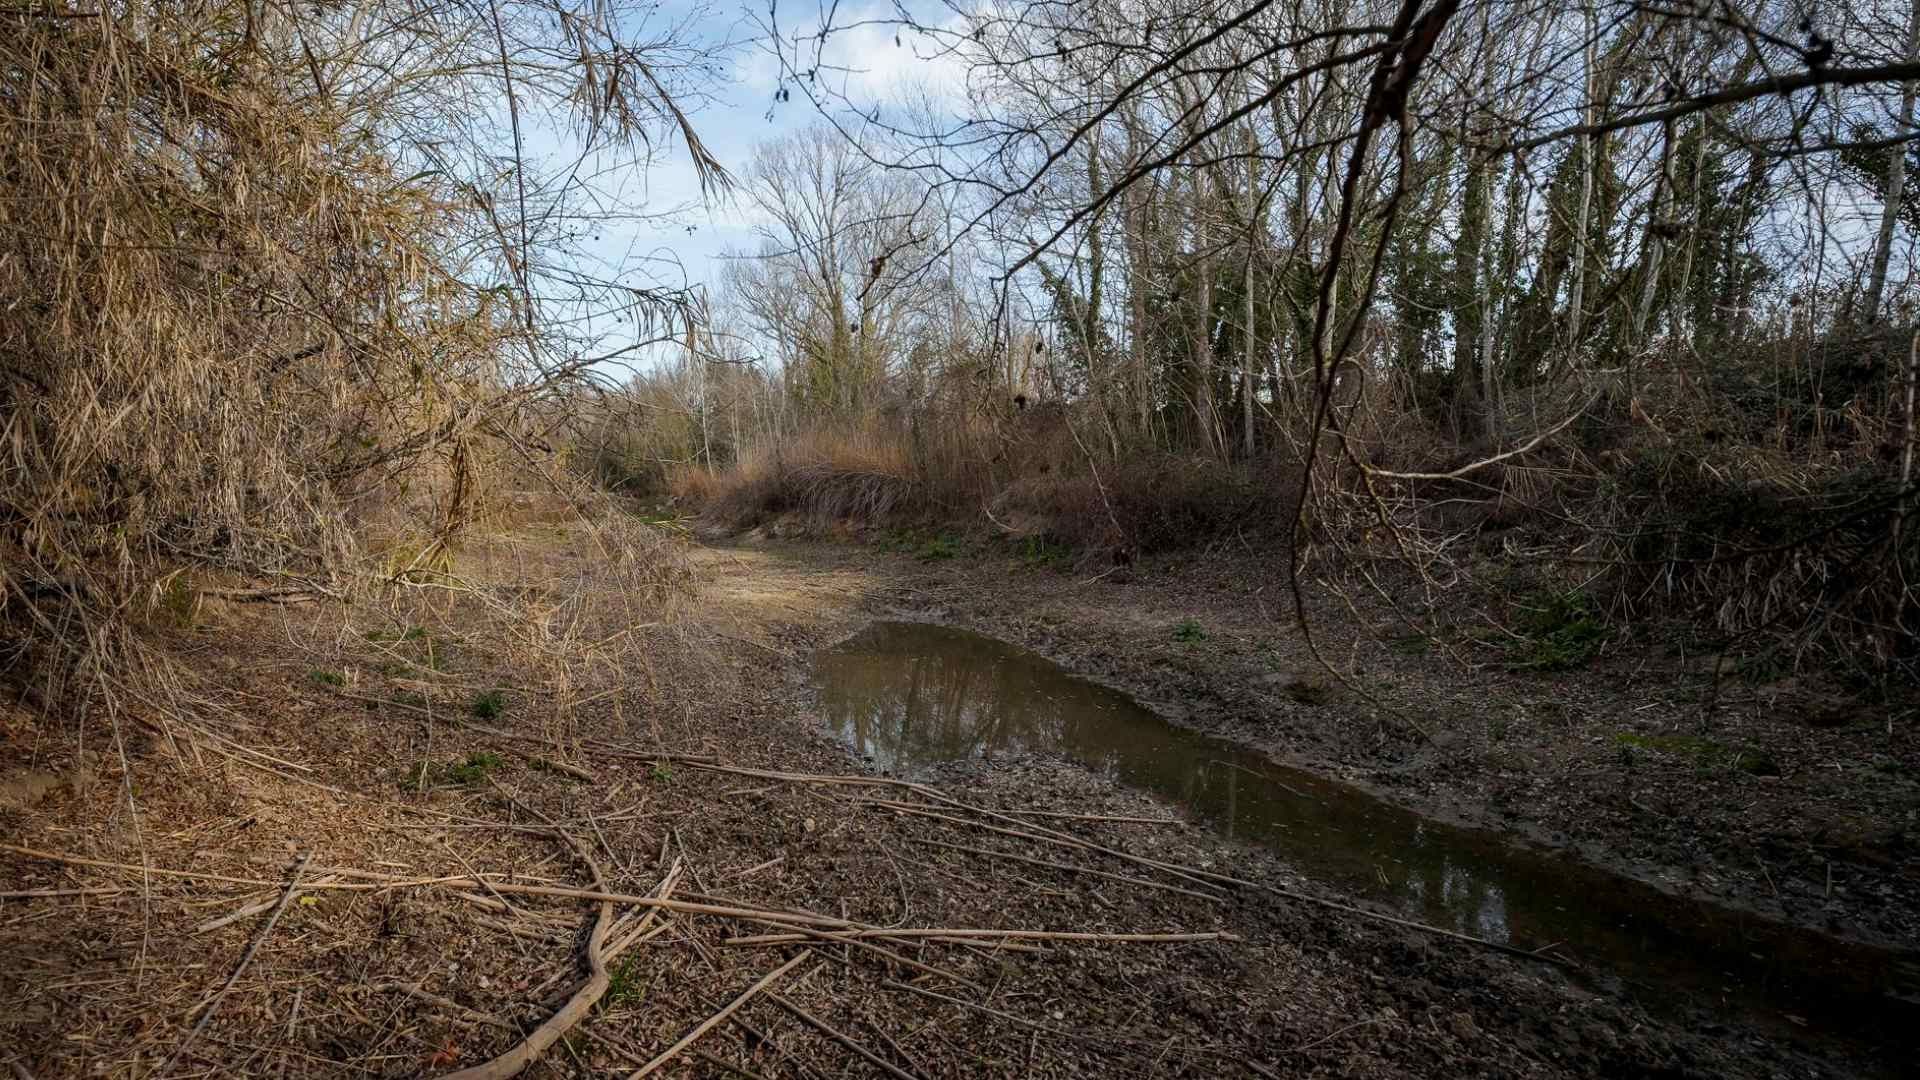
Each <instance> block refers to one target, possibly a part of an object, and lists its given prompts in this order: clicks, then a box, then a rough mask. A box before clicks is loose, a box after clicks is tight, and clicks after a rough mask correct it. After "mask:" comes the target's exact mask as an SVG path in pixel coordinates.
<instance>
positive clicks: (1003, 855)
mask: <svg viewBox="0 0 1920 1080" xmlns="http://www.w3.org/2000/svg"><path fill="white" fill-rule="evenodd" d="M909 843H914V844H919V845H921V846H923V847H937V848H947V849H949V850H951V851H965V852H969V853H971V854H974V855H985V856H988V857H990V858H995V859H1012V860H1013V861H1015V862H1023V863H1028V864H1030V865H1033V866H1050V867H1052V868H1053V869H1055V870H1066V871H1069V872H1072V873H1075V874H1088V875H1091V876H1093V877H1097V878H1105V879H1107V880H1109V881H1124V882H1126V883H1128V884H1130V885H1140V886H1143V887H1145V888H1149V889H1161V890H1164V891H1166V892H1173V893H1179V894H1180V895H1182V896H1193V897H1198V898H1199V899H1201V900H1210V901H1212V902H1213V903H1216V904H1220V903H1225V902H1226V901H1225V898H1224V897H1221V896H1218V895H1216V894H1214V893H1203V892H1198V891H1196V890H1194V889H1183V888H1181V887H1180V886H1178V885H1168V884H1166V883H1164V882H1159V881H1148V880H1147V879H1146V878H1138V877H1133V876H1131V875H1128V874H1112V873H1108V872H1107V871H1105V870H1095V869H1093V868H1091V867H1086V866H1075V865H1073V864H1072V863H1063V862H1054V861H1053V860H1051V859H1036V858H1033V857H1032V856H1030V855H1015V854H1014V853H1013V852H1011V851H994V850H992V849H991V848H977V847H968V846H967V845H965V844H949V843H946V842H944V841H940V840H922V839H918V838H914V839H912V840H910V841H909Z"/></svg>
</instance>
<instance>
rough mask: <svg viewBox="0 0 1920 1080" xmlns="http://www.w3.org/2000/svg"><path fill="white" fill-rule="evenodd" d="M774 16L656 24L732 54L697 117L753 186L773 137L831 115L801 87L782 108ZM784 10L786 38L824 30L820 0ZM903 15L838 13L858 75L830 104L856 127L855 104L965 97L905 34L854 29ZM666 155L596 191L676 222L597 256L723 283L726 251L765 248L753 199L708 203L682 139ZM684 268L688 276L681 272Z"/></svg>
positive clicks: (664, 14)
mask: <svg viewBox="0 0 1920 1080" xmlns="http://www.w3.org/2000/svg"><path fill="white" fill-rule="evenodd" d="M909 7H910V8H925V9H928V14H929V16H930V17H932V16H934V15H936V14H938V13H939V12H940V10H942V9H938V8H936V7H935V6H934V5H931V4H925V3H920V4H912V5H909ZM767 10H768V9H767V0H755V3H754V6H753V7H751V8H749V7H747V6H745V5H743V4H742V3H741V2H740V0H713V2H712V3H710V4H699V3H687V2H684V0H679V2H675V0H667V2H663V3H661V4H660V5H659V9H658V11H657V13H656V15H655V16H654V17H653V18H651V19H649V24H650V25H651V26H653V27H654V28H656V29H657V28H664V27H666V26H672V25H679V24H681V23H683V22H684V23H685V24H686V25H687V27H688V28H689V29H690V30H691V31H692V33H693V34H694V35H696V36H697V37H698V38H699V39H700V41H701V42H702V43H703V44H705V45H707V46H711V47H715V48H721V49H724V50H725V51H726V55H727V57H728V60H727V62H726V63H724V64H723V70H724V71H725V72H726V78H725V80H724V81H723V82H722V83H721V85H718V86H715V87H714V88H713V91H712V98H711V100H710V101H708V102H707V103H706V104H704V105H702V106H701V107H700V108H699V110H698V111H697V112H695V113H694V116H693V120H694V128H695V130H696V131H697V132H698V133H699V135H700V137H701V139H702V140H703V141H704V142H705V143H706V144H707V146H708V148H709V149H710V150H711V151H712V152H713V153H714V155H715V156H716V157H718V158H719V159H720V161H721V162H722V163H723V164H724V165H725V166H726V168H727V169H728V170H729V171H730V172H732V173H733V174H734V175H735V177H736V178H738V179H740V180H742V181H743V182H744V180H745V175H746V171H747V166H748V163H749V161H750V159H751V157H752V154H753V151H754V148H755V147H756V146H757V145H758V144H759V143H760V142H761V141H762V140H766V139H770V138H774V137H777V136H779V135H781V134H782V133H785V132H790V131H793V130H796V129H798V128H801V127H804V126H806V125H807V124H809V123H812V122H814V121H816V120H817V119H819V116H820V114H819V112H818V111H816V108H815V106H814V105H813V104H812V103H810V102H809V101H807V100H806V99H805V97H804V96H803V95H802V93H801V92H800V91H799V90H795V91H794V92H793V93H792V95H791V98H790V99H789V100H787V101H784V102H776V101H775V100H774V94H775V91H776V90H777V89H779V87H780V85H781V83H780V64H779V61H778V60H777V59H776V58H775V56H774V54H773V52H772V50H771V49H770V48H769V46H768V44H767V42H766V40H765V39H764V37H763V30H762V25H763V24H764V22H765V20H766V16H767ZM777 10H778V15H779V20H780V28H781V30H782V31H783V36H786V35H791V34H792V33H793V32H794V31H795V30H799V31H801V32H803V33H804V32H806V31H808V30H812V29H815V28H817V27H818V26H819V24H820V21H821V18H822V10H823V8H822V7H821V6H819V5H817V4H816V3H813V2H805V3H781V4H779V6H778V9H777ZM897 10H898V9H897V8H896V6H895V5H894V4H892V3H889V2H873V3H866V4H850V3H843V4H841V5H839V6H838V8H837V10H835V13H834V16H833V17H834V22H835V24H836V26H845V27H850V28H849V29H846V30H842V31H839V32H837V33H836V34H834V35H833V36H832V38H831V39H830V46H829V51H828V54H827V61H828V62H830V63H833V64H837V65H841V66H844V67H846V68H848V69H851V70H849V71H848V72H846V73H844V74H839V75H836V76H834V78H835V79H836V84H835V86H834V90H835V92H836V94H837V95H840V96H843V97H844V99H845V100H844V101H839V102H833V103H831V104H830V105H829V106H828V107H829V108H832V109H834V110H835V112H836V114H837V115H839V116H841V117H842V119H843V120H848V121H850V122H851V123H852V124H855V125H857V122H858V121H857V117H854V116H853V107H854V106H855V105H858V106H860V107H862V108H863V109H864V108H865V107H867V106H870V105H871V104H874V103H884V102H886V101H888V100H890V99H892V98H894V97H895V96H896V95H897V93H898V91H899V90H900V89H901V88H904V87H907V86H917V87H926V88H929V89H932V90H934V91H935V92H936V93H940V94H951V95H955V96H958V95H959V93H960V92H961V90H962V86H961V80H962V78H963V73H962V72H961V71H960V69H959V68H958V67H956V66H954V65H953V64H951V63H948V62H943V61H929V60H927V59H925V58H924V57H922V56H921V55H919V54H918V52H917V51H916V49H915V45H914V42H913V41H912V40H910V39H911V37H912V35H906V36H904V37H903V38H902V39H901V42H900V44H898V45H896V44H895V33H894V30H893V29H892V28H891V27H888V26H884V25H872V26H858V25H855V24H858V23H861V22H863V21H866V20H869V19H890V18H897ZM656 20H657V21H656ZM921 51H924V48H923V50H921ZM557 150H558V148H557V146H556V147H555V148H554V151H555V152H557ZM658 150H659V152H658V153H657V154H656V155H655V158H654V160H653V161H652V162H651V163H650V164H649V165H647V166H646V167H645V168H640V167H626V166H623V167H620V168H616V169H611V170H607V171H606V172H604V173H602V174H601V175H600V176H599V177H598V178H597V180H596V183H597V185H598V186H600V187H602V188H604V189H607V190H608V191H611V192H617V193H618V194H619V196H620V198H621V199H622V201H624V202H627V203H629V204H631V205H632V206H633V207H637V208H644V210H645V211H646V212H647V213H650V214H659V213H663V212H668V211H673V214H672V217H671V218H670V219H668V220H662V221H654V222H634V223H630V224H620V225H609V227H607V228H605V229H602V230H600V238H599V242H598V243H596V244H594V245H592V250H593V251H594V253H595V254H596V255H597V256H599V257H600V258H601V259H602V260H604V261H605V264H606V267H605V268H616V267H620V268H624V269H625V270H627V271H628V272H639V273H641V274H648V273H651V274H652V275H653V276H654V277H656V278H658V279H660V280H661V283H662V284H679V283H680V281H681V280H682V275H683V274H684V280H685V281H686V282H687V283H688V284H693V285H699V284H703V283H705V284H710V285H711V284H717V282H718V280H719V268H720V265H721V262H722V253H723V252H725V251H728V250H730V249H731V250H734V251H752V250H755V249H756V248H757V247H758V244H759V238H758V236H757V235H756V234H755V232H754V229H753V225H754V221H755V212H754V209H753V207H752V204H751V201H750V200H749V199H747V198H746V197H745V195H744V194H735V195H734V196H732V197H731V198H723V199H718V200H707V201H703V199H702V196H701V191H700V185H699V180H698V177H697V176H696V174H695V172H694V170H693V167H692V166H691V165H690V164H689V162H688V158H687V154H686V150H685V147H684V146H682V145H681V144H680V143H679V140H677V139H675V140H673V142H672V143H671V144H665V145H662V146H661V147H659V148H658ZM675 260H677V261H678V263H679V267H678V268H676V267H674V266H673V265H672V263H673V262H674V261H675Z"/></svg>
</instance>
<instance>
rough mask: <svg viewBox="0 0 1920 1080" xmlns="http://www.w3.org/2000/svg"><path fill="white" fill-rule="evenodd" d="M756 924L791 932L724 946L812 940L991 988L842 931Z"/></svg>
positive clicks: (893, 937) (888, 936) (890, 936)
mask: <svg viewBox="0 0 1920 1080" xmlns="http://www.w3.org/2000/svg"><path fill="white" fill-rule="evenodd" d="M753 921H754V922H759V923H765V924H766V925H768V926H777V927H779V928H781V929H782V930H785V931H787V932H786V933H783V934H764V935H761V936H760V937H759V938H758V939H744V938H740V939H734V940H730V941H727V942H724V943H723V944H727V945H761V944H770V943H772V942H773V941H774V940H775V939H778V940H779V942H780V943H781V944H792V943H796V942H803V941H806V940H808V939H810V938H811V939H813V940H816V941H822V942H826V943H828V944H832V945H852V946H853V947H855V948H857V949H861V950H863V951H866V952H870V953H873V954H874V955H876V956H879V957H881V958H882V959H885V960H887V961H889V962H891V963H895V964H899V965H900V966H902V967H909V968H912V969H913V970H915V971H918V972H921V973H922V974H926V975H933V976H936V977H938V978H942V979H946V980H948V981H949V982H956V983H959V984H960V985H961V986H964V987H967V988H968V989H970V990H978V991H980V992H981V993H983V994H984V993H986V992H987V988H986V987H985V986H982V985H981V984H979V983H977V982H974V981H973V980H972V979H969V978H967V977H966V976H964V975H960V974H957V973H955V972H952V971H948V970H947V969H946V968H943V967H936V966H935V965H933V964H929V963H926V962H924V961H921V960H915V959H913V958H912V957H910V956H902V955H901V954H899V953H897V952H894V951H893V950H892V949H888V948H883V947H881V946H879V945H875V944H874V943H873V942H871V941H864V940H861V939H859V938H855V937H848V936H845V934H844V933H842V932H835V931H829V930H819V929H815V928H813V927H808V926H795V925H793V924H791V923H782V922H777V921H775V920H773V919H755V920H753ZM875 936H882V935H875ZM884 937H885V938H886V939H889V940H898V937H897V936H896V935H893V934H885V935H884ZM902 944H905V942H902Z"/></svg>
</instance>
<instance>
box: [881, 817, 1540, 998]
mask: <svg viewBox="0 0 1920 1080" xmlns="http://www.w3.org/2000/svg"><path fill="white" fill-rule="evenodd" d="M865 801H866V802H869V803H871V804H873V805H876V806H883V807H886V808H888V809H891V810H893V811H895V812H896V813H906V814H917V815H919V816H921V817H930V818H938V819H940V820H941V821H950V822H954V823H956V824H960V825H967V826H970V827H972V828H976V829H985V830H987V831H989V832H997V833H1003V834H1005V835H1008V836H1022V837H1026V838H1027V839H1030V840H1041V841H1046V842H1050V843H1055V844H1059V845H1061V846H1064V847H1074V848H1082V849H1085V850H1088V851H1098V852H1101V853H1102V854H1106V855H1112V856H1114V857H1115V858H1118V859H1124V860H1126V861H1127V862H1131V863H1136V864H1139V865H1142V866H1151V867H1153V868H1155V869H1157V870H1163V871H1165V872H1167V873H1171V874H1179V875H1180V876H1182V877H1188V878H1189V879H1191V878H1192V877H1193V876H1194V875H1198V876H1201V877H1206V878H1212V879H1213V880H1215V881H1218V882H1220V883H1222V884H1228V885H1238V886H1240V887H1242V888H1247V889H1253V890H1255V891H1258V892H1266V893H1271V894H1272V895H1274V896H1280V897H1285V898H1286V899H1288V900H1298V901H1300V902H1302V903H1307V904H1314V905H1317V906H1319V907H1323V908H1327V909H1328V910H1330V911H1339V912H1343V913H1345V914H1348V915H1355V916H1358V917H1360V918H1363V919H1370V920H1372V921H1374V922H1383V923H1386V924H1388V925H1390V926H1398V927H1402V928H1404V929H1407V930H1419V931H1421V932H1422V933H1427V934H1433V935H1435V936H1437V937H1444V938H1449V939H1451V940H1454V941H1460V942H1465V943H1466V944H1469V945H1478V946H1480V947H1481V948H1485V949H1492V950H1493V951H1495V952H1502V953H1506V954H1507V955H1509V956H1518V957H1523V958H1525V959H1528V960H1535V961H1539V962H1541V963H1547V964H1552V965H1554V966H1555V967H1571V966H1573V965H1571V964H1570V963H1569V962H1568V961H1566V960H1564V959H1561V958H1560V957H1557V956H1551V955H1548V954H1545V953H1537V952H1530V951H1528V950H1526V949H1522V948H1520V947H1518V946H1515V945H1508V944H1506V943H1504V942H1499V941H1489V940H1487V939H1486V938H1480V937H1474V936H1473V935H1471V934H1463V933H1460V932H1459V931H1457V930H1447V929H1444V928H1442V927H1438V926H1433V925H1431V924H1428V923H1423V922H1415V921H1413V920H1412V919H1402V918H1399V917H1397V916H1393V915H1386V914H1382V913H1380V912H1377V911H1368V910H1366V909H1365V908H1357V907H1354V906H1353V905H1351V904H1343V903H1340V902H1339V901H1338V900H1328V899H1326V898H1324V897H1319V896H1311V895H1308V894H1307V893H1303V892H1295V891H1293V890H1292V889H1282V888H1280V887H1279V886H1276V885H1262V884H1260V883H1259V882H1257V881H1247V880H1246V879H1244V878H1237V877H1231V876H1229V875H1227V874H1216V873H1214V872H1213V871H1211V870H1201V869H1198V868H1195V867H1182V866H1176V865H1175V864H1173V863H1163V862H1160V861H1159V860H1157V859H1148V858H1145V857H1143V856H1139V855H1129V854H1128V853H1126V852H1124V851H1119V850H1116V849H1114V848H1109V847H1103V846H1101V845H1099V844H1095V843H1092V842H1091V841H1087V840H1082V839H1080V838H1079V837H1077V836H1072V835H1070V834H1067V833H1056V832H1054V831H1053V830H1052V829H1045V828H1042V827H1040V826H1035V828H1036V829H1038V830H1039V831H1038V832H1024V831H1021V830H1017V829H1003V828H1000V827H998V826H994V825H987V824H985V823H983V822H978V821H968V820H967V819H965V818H959V817H954V816H952V815H950V814H937V813H934V812H932V811H930V810H921V809H917V808H915V807H914V806H913V805H912V804H910V803H898V802H891V801H889V800H885V799H869V800H865ZM958 805H962V806H964V805H965V804H958ZM972 809H979V808H978V807H974V808H972ZM981 812H982V813H988V814H992V813H993V811H990V810H987V811H981ZM1023 824H1024V823H1023ZM1046 834H1052V835H1051V836H1049V835H1046ZM1202 884H1208V882H1202Z"/></svg>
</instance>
